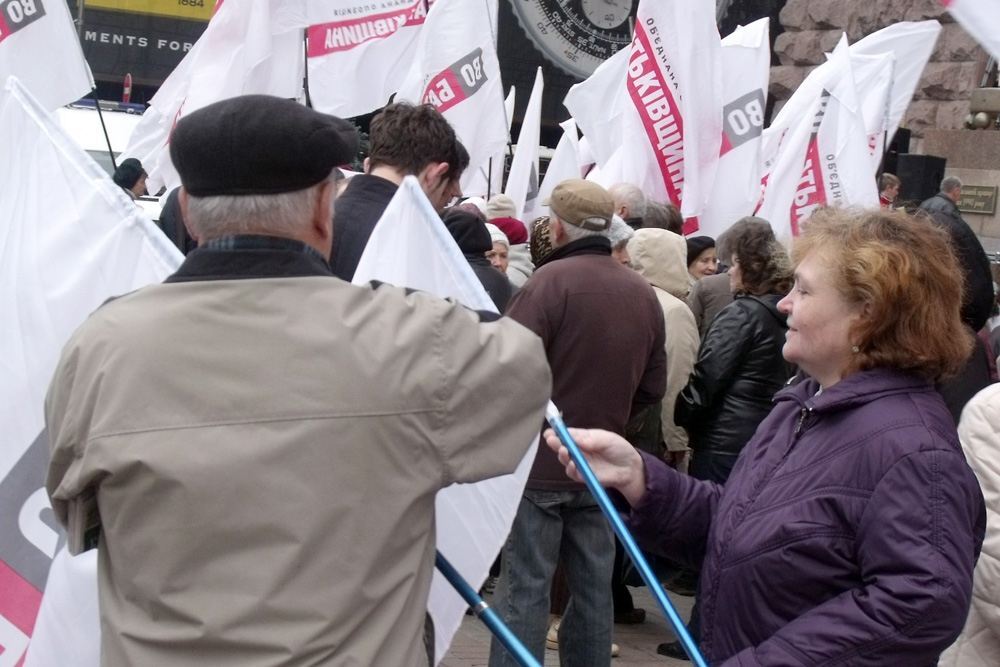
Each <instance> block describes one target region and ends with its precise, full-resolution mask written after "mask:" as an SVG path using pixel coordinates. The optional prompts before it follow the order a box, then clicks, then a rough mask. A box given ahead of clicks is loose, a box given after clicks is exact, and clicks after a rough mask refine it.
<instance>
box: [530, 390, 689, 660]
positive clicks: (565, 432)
mask: <svg viewBox="0 0 1000 667" xmlns="http://www.w3.org/2000/svg"><path fill="white" fill-rule="evenodd" d="M545 418H546V419H547V420H548V422H549V425H550V426H551V427H552V430H553V431H555V433H556V435H557V436H558V437H559V441H560V442H562V444H563V446H564V447H566V449H568V450H569V455H570V457H571V458H572V459H573V463H575V464H576V469H577V470H579V471H580V475H581V476H582V477H583V481H584V482H585V483H586V484H587V488H588V489H590V492H591V493H592V494H594V498H595V499H596V500H597V504H598V505H599V506H600V508H601V511H602V512H604V514H605V516H607V517H608V520H609V521H610V522H611V527H612V528H613V529H614V531H615V534H616V535H617V536H618V539H619V540H620V541H621V543H622V545H623V546H624V547H625V551H626V552H627V553H628V555H629V557H630V558H631V559H632V562H633V563H634V564H635V566H636V568H637V569H638V570H639V574H640V575H642V580H643V581H645V582H646V586H647V587H648V588H649V590H650V591H652V593H653V596H654V597H655V598H656V601H657V602H658V603H659V604H660V608H661V609H662V610H663V613H664V614H665V615H666V617H667V620H668V621H670V625H671V626H672V627H673V630H674V634H676V635H677V639H678V640H680V643H681V646H683V647H684V652H685V653H687V654H688V657H690V658H691V662H692V663H693V664H694V665H695V667H708V663H706V662H705V658H704V657H702V655H701V652H700V651H699V650H698V647H697V646H696V645H695V643H694V640H693V639H691V635H690V633H688V631H687V628H686V627H685V626H684V621H683V620H681V617H680V615H679V614H678V613H677V610H676V609H675V608H674V605H673V604H672V603H671V602H670V598H668V597H667V594H666V593H665V592H664V590H663V587H662V586H661V585H660V582H659V581H657V580H656V576H655V575H654V574H653V570H652V568H650V567H649V563H647V562H646V558H645V556H643V555H642V551H640V550H639V545H637V544H636V542H635V539H634V538H633V537H632V534H631V533H630V532H629V531H628V528H626V527H625V522H624V521H622V518H621V516H619V515H618V510H616V509H615V507H614V505H612V504H611V499H610V498H608V493H607V491H605V490H604V488H603V487H602V486H601V483H600V482H598V481H597V477H596V476H595V475H594V471H593V470H591V469H590V465H589V464H588V463H587V459H585V458H584V456H583V453H582V452H581V451H580V447H579V445H577V444H576V441H575V440H573V436H572V435H570V433H569V429H567V428H566V423H565V422H563V419H562V416H561V415H560V414H559V409H558V408H557V407H556V406H555V404H554V403H553V402H552V401H549V405H548V407H547V408H546V409H545Z"/></svg>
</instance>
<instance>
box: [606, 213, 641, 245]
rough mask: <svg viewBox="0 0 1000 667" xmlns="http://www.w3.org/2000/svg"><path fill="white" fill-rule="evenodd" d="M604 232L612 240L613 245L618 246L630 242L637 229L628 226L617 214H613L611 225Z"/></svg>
mask: <svg viewBox="0 0 1000 667" xmlns="http://www.w3.org/2000/svg"><path fill="white" fill-rule="evenodd" d="M604 234H605V235H606V236H607V237H608V240H609V241H611V247H612V248H617V247H619V246H621V245H624V244H626V243H628V240H629V239H630V238H632V236H634V235H635V230H634V229H632V228H631V227H629V226H628V223H626V222H625V221H624V220H622V219H621V218H620V217H619V216H618V215H617V214H615V215H614V216H612V218H611V225H610V226H609V227H608V228H607V229H605V230H604Z"/></svg>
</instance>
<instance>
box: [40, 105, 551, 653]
mask: <svg viewBox="0 0 1000 667" xmlns="http://www.w3.org/2000/svg"><path fill="white" fill-rule="evenodd" d="M357 141H358V140H357V137H356V135H355V132H354V130H353V129H352V128H351V126H350V125H348V124H347V123H345V122H344V121H342V120H340V119H337V118H334V117H332V116H327V115H324V114H320V113H317V112H315V111H312V110H309V109H306V108H305V107H303V106H300V105H298V104H296V103H294V102H291V101H288V100H281V99H278V98H272V97H266V96H246V97H239V98H234V99H231V100H227V101H223V102H219V103H216V104H213V105H211V106H208V107H205V108H203V109H201V110H199V111H196V112H194V113H192V114H190V115H189V116H187V117H185V118H184V119H183V120H181V121H180V123H178V125H177V127H176V130H175V132H174V134H173V138H172V141H171V149H170V150H171V157H172V158H173V161H174V164H175V165H176V166H177V170H178V172H179V174H180V177H181V183H182V187H183V190H182V192H181V195H180V201H181V205H182V208H183V209H184V217H185V220H186V221H187V222H188V224H189V225H190V227H191V233H192V234H193V235H194V236H195V237H197V238H198V241H199V247H198V248H197V249H196V250H195V251H193V252H192V253H191V254H190V255H188V257H187V259H186V261H185V262H184V263H183V264H182V265H181V267H180V269H179V270H178V271H177V273H175V274H174V275H173V276H171V277H170V278H169V279H168V280H167V281H166V282H165V283H164V284H161V285H154V286H150V287H147V288H144V289H140V290H138V291H136V292H133V293H131V294H128V295H125V296H122V297H120V298H117V299H114V300H112V301H110V302H108V303H106V304H105V305H104V306H102V307H101V308H100V309H98V310H97V311H96V312H95V313H94V314H93V315H91V317H90V318H89V319H88V320H87V321H86V322H85V323H84V324H83V325H82V326H81V327H80V328H79V329H78V330H77V331H76V333H75V334H74V335H73V337H72V338H71V339H70V341H69V342H68V343H67V345H66V348H65V350H64V352H63V355H62V358H61V360H60V362H59V364H58V367H57V368H56V371H55V375H54V378H53V381H52V385H51V388H50V390H49V395H48V398H47V401H46V422H47V426H48V431H49V436H50V439H51V443H52V445H51V447H52V461H51V465H50V468H49V475H48V480H47V487H48V491H49V494H50V497H51V500H52V506H53V508H54V509H55V512H56V515H57V516H58V518H59V520H60V521H61V522H62V523H63V524H64V525H65V526H66V527H67V530H68V533H69V542H70V548H71V550H72V551H74V552H78V551H80V550H81V549H87V548H91V547H93V546H95V545H96V546H97V548H98V562H99V573H98V583H99V595H100V609H101V620H102V629H103V633H102V645H101V651H102V659H101V662H102V665H105V666H126V665H130V666H135V667H137V666H140V665H141V666H142V667H158V666H161V665H163V666H167V665H169V666H171V667H173V666H176V665H206V666H207V665H211V666H212V667H226V666H230V665H231V666H234V667H235V666H237V665H238V666H239V667H249V666H254V667H258V666H259V667H264V666H270V665H427V664H428V663H429V661H430V655H429V651H428V639H431V638H432V634H431V633H428V632H427V630H428V629H429V628H428V626H427V624H426V605H427V597H428V590H429V588H430V582H431V575H432V568H433V563H434V496H435V494H436V493H437V492H438V490H439V489H441V488H442V487H444V486H446V485H449V484H452V483H456V482H474V481H477V480H481V479H484V478H488V477H493V476H496V475H502V474H507V473H510V472H512V471H513V470H514V469H515V467H516V466H517V464H518V462H519V460H520V459H521V458H522V457H523V456H524V453H525V450H526V446H521V445H519V444H518V443H527V442H529V441H530V439H531V437H532V436H533V435H535V434H536V433H537V431H538V427H539V425H540V424H541V422H542V413H543V409H544V405H545V402H546V399H547V398H548V396H549V386H550V376H549V371H548V367H547V365H546V364H545V357H544V352H543V349H542V345H541V341H539V339H538V337H537V336H536V335H534V334H533V333H531V332H530V331H528V330H527V329H525V328H524V327H522V326H521V325H519V324H517V323H516V322H514V321H512V320H498V321H494V322H489V323H482V322H481V321H480V318H479V316H478V315H477V314H476V313H475V312H472V311H469V310H466V309H465V308H462V307H461V306H458V305H456V304H454V303H451V302H448V301H444V300H441V299H437V298H433V297H431V296H429V295H426V294H421V293H408V292H406V291H404V290H402V289H398V288H395V287H391V286H377V287H376V286H372V287H358V286H354V285H350V284H348V283H345V282H343V281H341V280H338V279H336V278H334V277H333V276H332V274H331V272H330V267H329V265H328V264H327V258H328V257H329V255H330V249H331V240H333V242H334V243H335V242H336V239H332V237H331V226H332V220H331V211H332V210H333V204H334V190H335V187H334V183H333V182H332V179H331V172H332V170H333V168H334V166H335V165H337V164H342V163H344V162H346V161H347V160H349V159H350V158H351V157H352V156H353V155H354V152H355V150H356V149H357ZM430 646H433V643H432V642H430Z"/></svg>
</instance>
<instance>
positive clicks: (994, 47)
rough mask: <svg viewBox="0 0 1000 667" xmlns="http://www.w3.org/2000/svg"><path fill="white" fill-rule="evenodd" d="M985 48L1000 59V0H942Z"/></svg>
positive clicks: (957, 19) (949, 10) (956, 18)
mask: <svg viewBox="0 0 1000 667" xmlns="http://www.w3.org/2000/svg"><path fill="white" fill-rule="evenodd" d="M940 2H941V4H942V5H944V6H945V7H946V8H947V9H948V12H949V13H950V14H951V15H952V16H954V17H955V20H956V21H958V22H959V24H960V25H961V26H962V27H963V28H965V31H966V32H967V33H969V34H970V35H972V36H973V37H974V38H975V40H976V41H977V42H979V43H980V44H982V45H983V48H984V49H986V51H987V52H988V53H989V54H990V55H991V56H993V57H994V58H998V59H1000V0H940Z"/></svg>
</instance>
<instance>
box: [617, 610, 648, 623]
mask: <svg viewBox="0 0 1000 667" xmlns="http://www.w3.org/2000/svg"><path fill="white" fill-rule="evenodd" d="M645 620H646V610H645V609H638V608H633V609H630V610H628V611H623V612H615V623H618V624H619V625H639V624H640V623H643V622H645Z"/></svg>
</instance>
